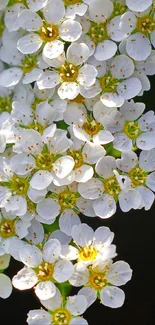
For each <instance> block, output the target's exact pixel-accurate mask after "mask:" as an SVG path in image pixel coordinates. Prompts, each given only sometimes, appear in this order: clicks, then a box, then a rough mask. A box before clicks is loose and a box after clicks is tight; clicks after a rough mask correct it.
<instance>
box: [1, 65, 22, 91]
mask: <svg viewBox="0 0 155 325" xmlns="http://www.w3.org/2000/svg"><path fill="white" fill-rule="evenodd" d="M22 75H23V72H22V70H21V69H19V68H15V67H13V68H9V69H6V70H4V71H2V72H1V73H0V85H1V86H3V87H11V86H15V85H17V84H18V82H19V81H20V79H21V78H22Z"/></svg>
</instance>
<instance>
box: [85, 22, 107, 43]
mask: <svg viewBox="0 0 155 325" xmlns="http://www.w3.org/2000/svg"><path fill="white" fill-rule="evenodd" d="M88 35H89V36H90V38H91V39H92V41H93V42H94V43H96V44H98V43H100V42H102V41H104V40H105V39H107V37H108V36H107V30H106V24H103V23H100V24H98V23H94V22H92V23H91V27H90V29H89V31H88Z"/></svg>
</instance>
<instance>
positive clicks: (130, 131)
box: [123, 121, 141, 139]
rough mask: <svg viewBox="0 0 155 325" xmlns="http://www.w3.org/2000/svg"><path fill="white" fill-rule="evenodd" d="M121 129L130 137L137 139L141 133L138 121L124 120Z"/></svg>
mask: <svg viewBox="0 0 155 325" xmlns="http://www.w3.org/2000/svg"><path fill="white" fill-rule="evenodd" d="M123 131H124V133H125V134H126V135H127V136H128V137H129V138H130V139H137V138H138V137H139V135H140V133H141V130H140V128H139V126H138V122H134V121H127V122H125V124H124V129H123Z"/></svg>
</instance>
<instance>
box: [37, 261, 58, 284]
mask: <svg viewBox="0 0 155 325" xmlns="http://www.w3.org/2000/svg"><path fill="white" fill-rule="evenodd" d="M53 272H54V266H53V265H52V264H50V263H47V262H44V263H42V264H40V265H39V266H38V268H37V271H36V273H37V276H38V280H40V281H49V280H51V278H52V275H53Z"/></svg>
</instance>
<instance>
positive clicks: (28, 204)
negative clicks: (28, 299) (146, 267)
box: [0, 0, 155, 325]
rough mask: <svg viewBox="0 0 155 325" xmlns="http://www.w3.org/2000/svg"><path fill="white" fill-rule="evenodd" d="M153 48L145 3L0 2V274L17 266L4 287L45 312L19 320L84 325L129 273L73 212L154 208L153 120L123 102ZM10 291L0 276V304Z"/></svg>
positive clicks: (154, 24)
mask: <svg viewBox="0 0 155 325" xmlns="http://www.w3.org/2000/svg"><path fill="white" fill-rule="evenodd" d="M154 46H155V1H153V0H136V1H135V0H1V1H0V209H1V212H0V269H1V270H2V272H3V271H4V270H5V268H7V267H8V265H9V261H10V257H13V258H14V259H15V260H18V261H20V262H22V263H23V265H24V267H23V269H21V270H20V271H19V272H18V273H17V275H15V276H14V277H13V279H12V284H13V286H14V287H15V288H18V289H19V290H26V289H30V288H32V287H34V289H35V294H36V296H37V297H38V298H39V300H40V302H41V304H42V305H43V306H44V307H45V308H46V310H48V311H46V310H43V309H41V310H34V311H30V312H29V313H28V319H27V322H28V324H29V325H39V324H42V325H50V324H52V325H87V324H88V323H87V321H86V320H85V319H84V318H83V317H82V315H83V313H84V312H85V310H86V309H87V308H88V307H89V306H90V305H91V304H92V303H93V302H95V300H96V299H97V298H98V299H99V300H100V301H101V303H102V304H103V305H105V306H108V307H111V308H117V307H121V306H122V305H123V302H124V298H125V297H124V292H123V291H122V289H120V288H119V286H122V285H124V284H125V283H126V282H127V281H129V280H130V279H131V276H132V270H131V269H130V267H129V265H128V264H127V263H126V262H124V261H117V262H113V258H114V257H115V256H116V255H117V254H116V247H115V245H113V244H111V243H112V240H113V237H114V234H113V233H112V232H111V231H110V229H109V228H107V227H104V226H103V227H100V228H98V229H97V230H96V231H95V232H94V231H93V229H92V228H90V227H89V226H88V225H87V224H84V223H82V222H81V219H80V216H79V215H80V214H83V215H85V216H87V217H88V223H89V217H100V218H102V219H104V218H109V217H111V216H112V215H114V214H115V212H116V209H117V205H118V204H119V206H120V208H121V210H122V211H123V212H127V211H129V210H131V209H142V208H144V209H145V210H149V209H150V208H151V206H152V204H153V202H154V199H155V195H154V191H155V141H154V139H155V115H154V112H153V111H147V112H146V113H145V112H144V110H145V104H144V103H142V102H135V101H134V97H136V96H142V95H143V92H144V91H148V90H149V89H150V82H149V79H148V76H150V75H154V74H155V50H153V47H154ZM137 150H138V152H137V153H136V151H137ZM139 152H140V153H139ZM0 272H1V271H0ZM12 284H11V281H10V279H9V278H8V277H7V276H6V275H4V274H3V273H1V274H0V297H2V298H7V297H8V296H9V295H10V294H11V291H12ZM72 286H74V287H81V288H80V290H79V291H78V293H77V295H74V296H69V297H68V296H67V293H68V291H70V290H71V288H72Z"/></svg>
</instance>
